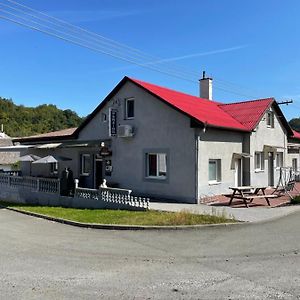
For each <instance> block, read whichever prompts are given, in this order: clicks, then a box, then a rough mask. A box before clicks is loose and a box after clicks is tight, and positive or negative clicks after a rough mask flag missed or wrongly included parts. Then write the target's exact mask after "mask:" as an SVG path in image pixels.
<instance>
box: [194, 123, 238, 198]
mask: <svg viewBox="0 0 300 300" xmlns="http://www.w3.org/2000/svg"><path fill="white" fill-rule="evenodd" d="M198 137H199V149H198V198H199V199H200V198H203V197H207V196H213V195H219V194H222V193H228V192H229V189H228V187H230V186H235V169H234V164H233V153H242V150H243V149H242V147H243V133H240V132H233V131H225V130H218V129H212V128H207V130H206V131H205V132H203V131H201V130H199V131H198ZM210 159H220V160H221V181H220V182H217V183H210V182H209V177H208V176H209V173H208V163H209V160H210Z"/></svg>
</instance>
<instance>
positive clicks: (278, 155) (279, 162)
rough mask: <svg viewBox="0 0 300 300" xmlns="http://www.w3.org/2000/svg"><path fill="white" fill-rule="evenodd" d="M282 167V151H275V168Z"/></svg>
mask: <svg viewBox="0 0 300 300" xmlns="http://www.w3.org/2000/svg"><path fill="white" fill-rule="evenodd" d="M282 167H283V152H277V153H276V168H278V169H279V168H282Z"/></svg>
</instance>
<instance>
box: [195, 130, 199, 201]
mask: <svg viewBox="0 0 300 300" xmlns="http://www.w3.org/2000/svg"><path fill="white" fill-rule="evenodd" d="M195 131H196V133H195V148H196V164H195V173H196V176H195V181H196V182H195V187H196V191H195V195H196V204H198V203H199V180H198V177H199V176H198V174H199V172H198V168H199V139H200V138H199V135H198V134H197V130H195Z"/></svg>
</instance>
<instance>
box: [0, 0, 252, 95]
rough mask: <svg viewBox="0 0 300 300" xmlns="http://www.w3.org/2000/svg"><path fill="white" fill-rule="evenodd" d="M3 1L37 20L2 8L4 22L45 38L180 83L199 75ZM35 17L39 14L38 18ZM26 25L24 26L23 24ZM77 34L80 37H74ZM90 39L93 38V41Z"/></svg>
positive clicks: (19, 5) (237, 91)
mask: <svg viewBox="0 0 300 300" xmlns="http://www.w3.org/2000/svg"><path fill="white" fill-rule="evenodd" d="M6 1H7V2H9V3H11V4H13V5H17V6H18V8H16V7H12V6H11V5H8V4H4V3H0V4H1V5H3V6H5V7H7V8H9V9H12V10H14V11H18V12H21V13H22V14H25V15H26V16H29V17H30V18H34V19H36V20H39V21H34V20H31V19H28V18H24V17H22V16H19V15H16V14H13V13H11V12H9V11H7V10H5V9H3V8H1V9H0V11H2V12H4V13H6V14H9V15H11V16H13V17H14V18H11V17H10V18H9V17H7V16H0V17H1V18H3V19H6V20H8V21H11V22H13V23H16V24H19V25H21V26H24V27H27V28H30V29H33V30H36V31H39V32H42V33H45V34H47V35H51V36H54V37H56V38H59V39H61V40H64V41H66V42H70V43H73V44H76V45H78V46H81V47H85V48H88V49H90V50H94V51H97V52H101V53H103V54H106V55H109V56H112V57H114V58H117V59H121V60H124V61H127V62H129V63H133V64H135V65H138V66H140V67H144V68H148V69H150V70H152V71H156V72H160V73H163V74H166V75H169V76H173V77H177V78H179V79H183V80H186V81H190V82H197V79H198V75H199V74H198V73H196V72H194V71H186V70H184V69H179V68H178V67H177V66H176V67H175V66H172V65H170V64H165V63H164V62H163V59H161V58H158V57H155V56H153V55H149V54H144V53H143V52H142V51H140V50H138V49H135V48H132V47H129V46H127V45H125V44H121V43H119V42H116V41H114V40H111V39H108V38H106V37H103V36H101V35H99V34H96V33H93V32H90V31H88V30H86V29H84V28H82V27H79V26H75V25H73V24H71V23H68V22H66V21H62V20H60V19H57V18H55V17H52V16H49V15H47V14H45V13H43V12H39V11H37V10H34V9H32V8H30V7H28V6H25V5H23V4H20V3H18V2H16V1H12V0H6ZM24 9H26V10H29V11H30V13H29V12H28V11H25V10H24ZM36 14H38V16H37V15H36ZM45 17H46V18H45ZM15 18H19V19H22V20H24V21H25V23H24V21H20V20H16V19H15ZM47 18H48V19H47ZM49 19H50V20H49ZM40 21H42V22H46V23H47V25H45V24H41V23H40ZM26 22H27V24H26ZM28 22H31V23H34V24H35V25H34V26H33V25H32V24H28ZM49 23H50V24H52V25H54V26H56V27H63V31H62V30H61V29H55V28H54V29H53V28H51V27H50V26H49ZM65 25H67V26H68V27H69V29H68V30H69V31H71V32H72V33H71V34H70V33H66V26H65ZM39 26H42V27H44V28H39ZM45 28H46V30H45ZM49 30H50V31H49ZM52 31H55V33H53V32H52ZM67 32H68V31H67ZM78 34H79V36H80V37H78V36H76V35H78ZM64 35H67V36H68V37H65V36H64ZM82 35H83V38H82ZM73 39H75V40H73ZM89 39H92V41H91V40H89ZM107 47H109V49H107ZM99 48H100V49H99ZM111 48H114V49H115V50H114V51H115V52H114V51H112V49H111ZM120 52H121V53H120ZM141 60H142V61H141ZM145 60H146V61H145ZM149 60H152V61H149ZM160 61H162V62H160ZM162 63H163V64H164V65H167V66H166V67H167V70H164V69H163V68H162V67H155V66H153V65H157V64H159V65H161V64H162ZM192 76H193V79H192ZM196 76H197V77H196ZM194 78H195V79H194ZM196 78H197V79H196ZM216 81H217V86H216V87H215V88H216V89H219V90H222V91H224V92H227V93H231V94H236V95H242V96H246V97H249V95H246V94H244V93H241V92H240V90H236V89H232V88H229V89H228V82H227V83H226V82H222V80H219V79H216ZM226 84H227V86H226ZM229 84H231V85H235V84H233V83H229ZM219 85H220V87H219ZM224 86H225V88H224Z"/></svg>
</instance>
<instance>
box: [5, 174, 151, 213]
mask: <svg viewBox="0 0 300 300" xmlns="http://www.w3.org/2000/svg"><path fill="white" fill-rule="evenodd" d="M0 199H1V200H4V201H13V202H21V203H32V204H40V205H48V206H65V207H78V208H79V207H80V208H107V209H130V210H145V209H148V207H149V199H148V198H144V197H136V196H131V190H125V189H116V188H100V189H99V190H96V189H88V188H80V187H78V188H75V193H74V197H66V196H61V195H60V180H59V179H51V178H38V177H21V176H10V175H7V174H0Z"/></svg>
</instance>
